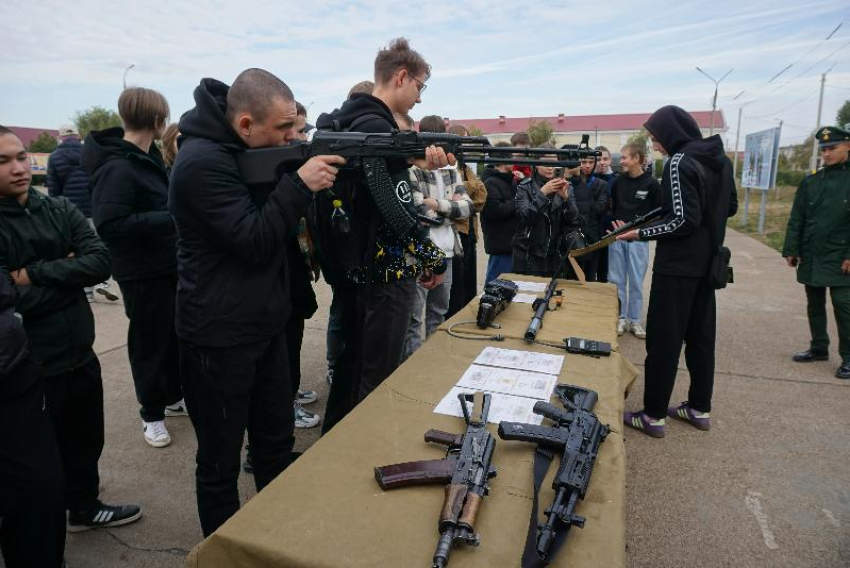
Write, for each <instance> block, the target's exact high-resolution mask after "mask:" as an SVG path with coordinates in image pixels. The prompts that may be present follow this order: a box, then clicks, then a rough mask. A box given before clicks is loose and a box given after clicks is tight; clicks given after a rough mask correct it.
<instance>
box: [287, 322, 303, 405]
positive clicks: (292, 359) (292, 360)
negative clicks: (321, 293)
mask: <svg viewBox="0 0 850 568" xmlns="http://www.w3.org/2000/svg"><path fill="white" fill-rule="evenodd" d="M304 321H305V320H304V318H301V317H298V316H292V317H290V318H289V323H287V324H286V352H287V355H288V359H289V382H290V384H291V385H292V397H293V398H295V396H296V395H297V394H298V389H299V388H301V344H302V343H303V342H304Z"/></svg>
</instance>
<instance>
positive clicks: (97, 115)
mask: <svg viewBox="0 0 850 568" xmlns="http://www.w3.org/2000/svg"><path fill="white" fill-rule="evenodd" d="M73 121H74V125H76V127H77V130H78V131H79V132H80V136H81V137H82V138H85V137H86V136H87V135H88V133H89V132H91V131H92V130H103V129H105V128H112V127H114V126H121V117H120V116H118V113H117V112H115V111H114V110H109V109H105V108H103V107H101V106H93V107H91V108H90V109H87V110H84V111H78V112H77V114H75V115H74V120H73Z"/></svg>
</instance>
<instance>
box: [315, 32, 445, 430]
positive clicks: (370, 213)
mask: <svg viewBox="0 0 850 568" xmlns="http://www.w3.org/2000/svg"><path fill="white" fill-rule="evenodd" d="M430 69H431V68H430V66H429V65H428V63H427V62H426V61H425V59H424V58H423V57H422V56H421V55H420V54H419V53H418V52H416V51H415V50H413V49H411V48H410V45H409V44H408V42H407V40H406V39H404V38H396V39H394V40H393V41H392V42H390V44H389V46H387V48H385V49H382V50H380V51H379V52H378V55H377V57H376V58H375V88H374V90H373V91H372V93H371V94H368V93H364V92H360V93H353V94H352V95H351V96H350V98H349V99H347V100H346V101H345V102H344V103H343V104H342V106H341V107H340V108H339V109H337V110H334V111H333V112H331V113H325V114H322V115H321V116H319V118H318V120H317V121H316V128H317V129H318V130H334V131H351V132H367V133H390V132H393V131H395V130H398V129H399V126H398V123H397V122H396V120H395V117H394V115H393V113H398V114H400V115H401V114H407V113H408V112H409V111H410V109H412V108H413V106H414V105H416V104H417V103H419V102H421V99H420V95H421V93H422V92H423V91H424V90H425V89H426V87H427V85H426V84H425V82H426V81H427V80H428V77H429V76H430ZM450 161H451V162H454V158H453V157H451V156H447V155H446V153H445V151H444V150H443V149H441V148H436V147H434V146H431V147H428V148H427V149H426V155H425V159H423V160H418V161H417V162H416V165H418V166H419V167H422V168H426V169H431V170H435V169H439V168H442V167H445V166H446V165H448V164H449V162H450ZM385 162H386V168H387V171H388V173H389V176H390V177H391V178H392V180H391V181H392V185H393V187H394V188H395V190H396V195H397V196H398V198H399V201H400V202H401V204H402V206H403V207H404V208H405V209H406V210H407V212H408V214H409V215H410V216H412V217H414V218H415V215H416V214H417V211H416V208H415V207H414V204H413V200H412V194H411V191H410V182H409V180H410V177H409V173H408V171H407V170H408V168H409V167H410V165H411V164H410V163H409V162H408V160H406V159H388V160H386V161H385ZM340 182H341V183H340V186H338V187H337V188H335V189H334V191H335V192H337V195H340V194H342V193H343V190H345V189H346V188H347V189H348V190H349V191H347V193H348V194H351V193H353V199H352V200H351V202H350V203H347V204H346V207H347V208H348V211H349V214H350V216H351V217H350V221H351V232H350V233H349V234H346V235H343V234H332V235H328V234H326V233H327V232H326V231H323V230H322V228H321V227H320V226H317V227H315V230H314V231H313V235H314V237H315V238H316V245H317V249H318V252H319V258H320V262H322V263H323V265H322V272H323V273H324V274H325V279H326V280H328V283H329V284H331V285H332V286H333V291H334V299H333V302H334V303H335V304H337V305H339V306H341V308H340V309H341V311H342V315H341V321H342V336H343V340H342V344H343V351H342V353H341V354H340V356H339V357H337V359H336V367H335V368H334V371H333V383H332V384H331V390H330V393H329V394H328V404H327V408H326V411H325V419H324V423H323V425H322V432H323V433H325V432H327V431H329V430H330V429H331V428H332V427H333V426H334V425H335V424H336V423H337V422H339V420H341V419H342V418H343V417H344V416H345V415H346V414H347V413H348V412H350V411H351V410H352V409H353V408H354V406H355V405H356V404H357V403H359V402H360V401H361V400H363V399H364V398H366V397H367V396H368V395H369V394H370V393H371V392H372V391H374V390H375V389H376V388H377V387H378V386H380V385H381V383H383V381H384V379H386V378H387V377H389V376H390V375H391V374H392V373H393V371H395V370H396V368H398V366H399V365H400V364H401V361H402V358H403V355H404V343H405V337H406V331H407V327H408V325H409V323H410V315H411V312H412V306H413V302H414V297H415V295H416V281H417V280H418V281H419V283H420V284H421V285H422V286H423V287H424V288H426V289H433V288H435V287H437V286H438V285H439V284H440V283H441V282H442V281H443V278H444V277H445V276H444V275H445V273H446V270H447V269H448V262H447V261H446V258H445V257H444V255H443V251H442V250H441V249H440V248H439V247H438V246H436V245H435V244H434V243H433V242H432V241H431V239H430V238H428V236H427V231H426V230H425V229H424V228H422V227H419V224H418V223H417V224H416V225H417V226H416V227H415V228H414V229H413V230H412V231H410V232H409V233H408V234H406V235H401V236H400V235H397V234H396V233H395V232H394V231H393V230H392V229H391V226H390V224H389V223H388V222H387V221H386V220H385V219H384V217H383V215H382V213H381V211H380V210H379V209H378V207H377V206H376V204H375V202H374V200H373V199H372V197H371V194H370V190H369V187H368V185H367V184H366V182H365V176H364V174H363V172H362V171H352V170H348V171H346V172H344V174H343V175H342V176H340ZM352 189H353V192H352V191H350V190H352ZM322 199H324V198H323V197H322V196H317V197H316V199H315V200H314V214H311V217H312V219H314V220H315V219H316V218H317V215H316V214H315V211H317V209H316V206H320V205H321V203H322V201H321V200H322ZM331 247H336V248H333V249H332V248H331Z"/></svg>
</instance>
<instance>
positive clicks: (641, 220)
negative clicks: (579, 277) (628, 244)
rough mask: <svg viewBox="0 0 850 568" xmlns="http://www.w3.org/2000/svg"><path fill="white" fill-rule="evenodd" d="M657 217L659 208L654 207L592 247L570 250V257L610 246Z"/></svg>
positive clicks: (659, 211)
mask: <svg viewBox="0 0 850 568" xmlns="http://www.w3.org/2000/svg"><path fill="white" fill-rule="evenodd" d="M659 215H661V207H656V208H655V209H653V210H652V211H650V212H648V213H646V214H645V215H638V216H637V217H635V218H634V219H632V220H631V221H629V222H628V223H626V224H625V225H622V226H621V227H620V228H618V229H615V230H613V231H611V232H610V233H608V234H607V235H605V236H604V237H602V238H601V239H599V240H598V241H596V242H595V243H593V244H592V245H588V246H586V247H582V248H579V249H573V250H571V251H570V256H572V257H577V256H582V255H585V254H588V253H591V252H593V251H595V250H599V249H601V248H605V247H607V246H610V245H611V244H612V243H613V242H614V241H616V240H617V237H618V236H619V235H622V234H623V233H627V232H629V231H631V230H632V229H634V228H636V227H640V226H641V225H643V224H644V223H648V222H649V221H652V220H653V219H655V218H656V217H658V216H659Z"/></svg>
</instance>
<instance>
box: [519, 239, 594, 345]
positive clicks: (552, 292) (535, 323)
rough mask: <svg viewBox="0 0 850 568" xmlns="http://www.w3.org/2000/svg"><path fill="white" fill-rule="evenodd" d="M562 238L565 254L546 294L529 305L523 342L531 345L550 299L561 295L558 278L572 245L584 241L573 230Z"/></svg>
mask: <svg viewBox="0 0 850 568" xmlns="http://www.w3.org/2000/svg"><path fill="white" fill-rule="evenodd" d="M564 238H565V240H566V242H567V246H566V249H567V252H565V253H564V255H563V256H562V257H561V261H560V263H559V264H558V268H557V269H556V270H555V274H553V275H552V279H551V280H550V281H549V284H548V285H547V286H546V292H545V293H544V294H543V297H542V298H537V299H536V300H534V303H533V304H532V305H531V307H532V309H533V310H534V316H533V317H532V318H531V323H529V324H528V329H526V330H525V340H526V341H527V342H529V343H533V342H534V341H536V340H537V332H538V331H540V328H541V327H543V318H544V317H545V316H546V312H548V311H549V304H550V302H551V301H552V298H553V297H555V296H560V295H561V292H560V291H558V290H556V288H557V287H558V277H559V276H561V273H562V272H563V271H564V269H565V268H566V267H567V260H569V258H570V255H569V251H570V250H571V249H572V246H573V243H575V241H576V240H578V239H580V240H581V241H582V242H583V241H584V235H583V234H582V232H581V230H575V231H573V232H572V233H570V234H569V235H566V236H565V237H564ZM559 301H560V300H559Z"/></svg>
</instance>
